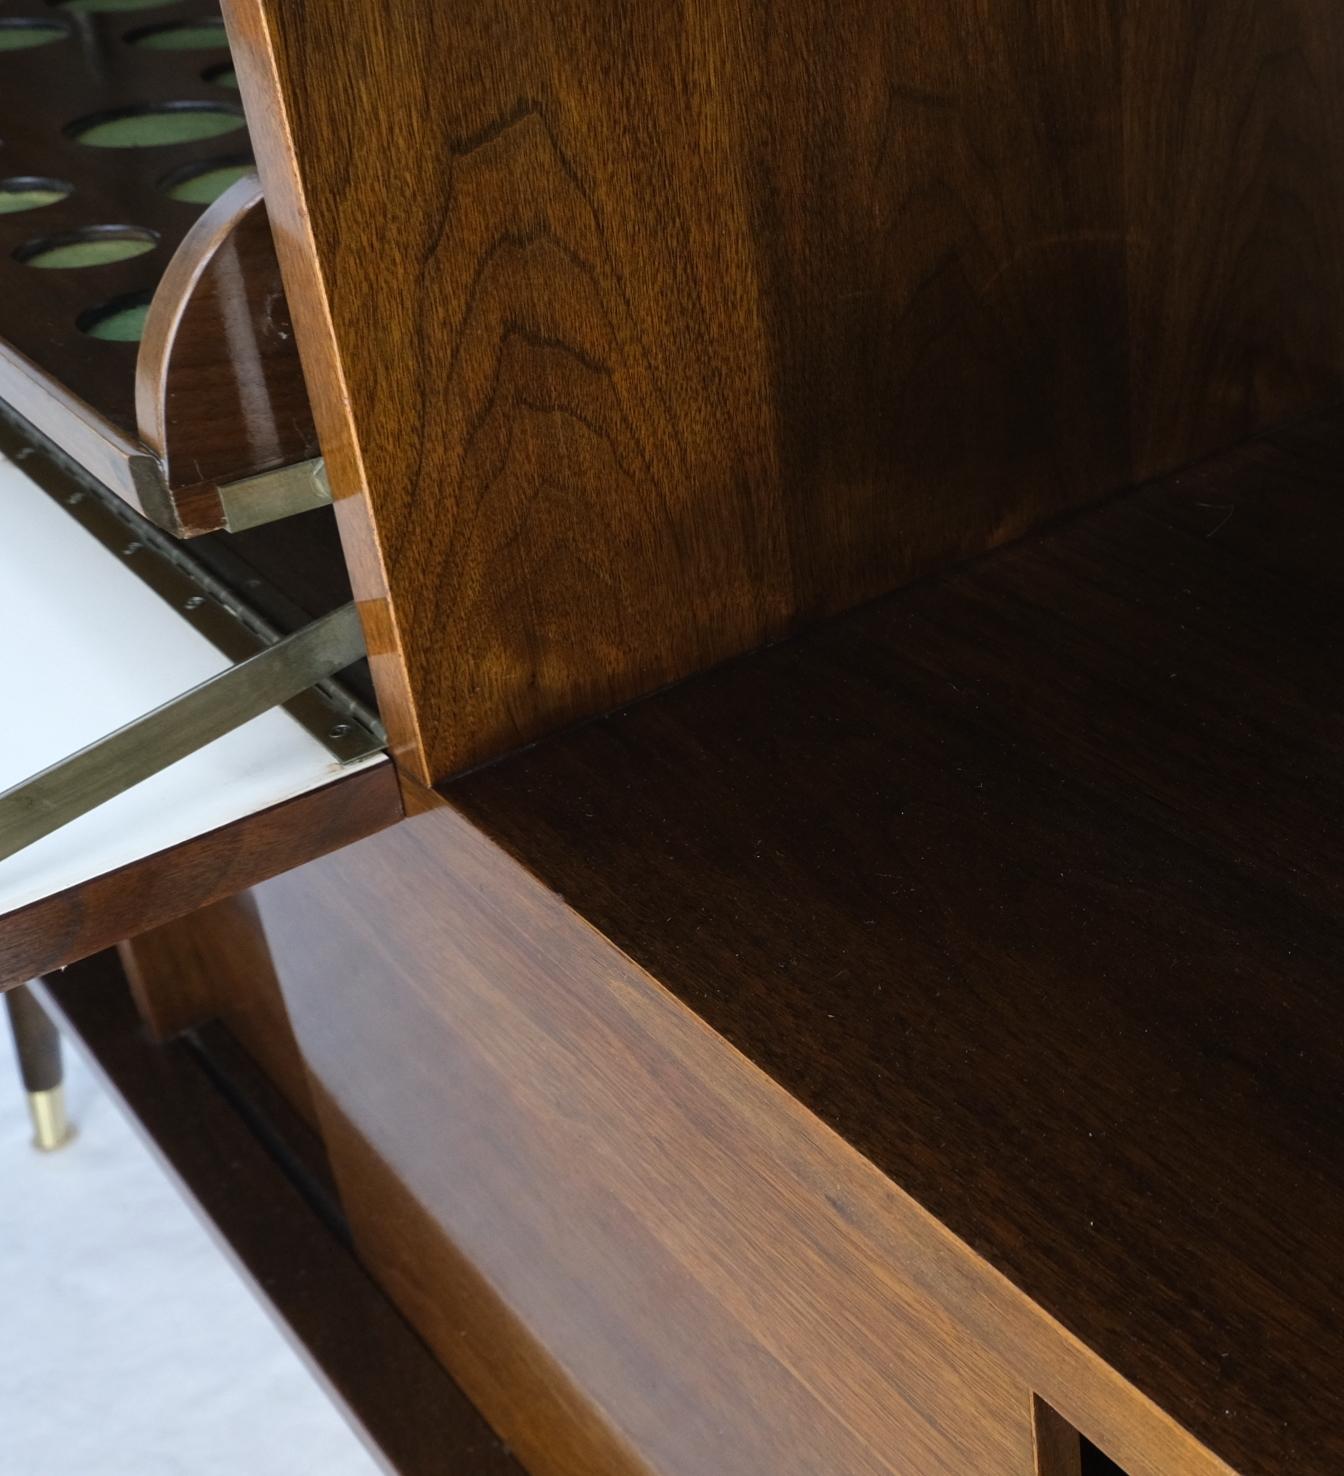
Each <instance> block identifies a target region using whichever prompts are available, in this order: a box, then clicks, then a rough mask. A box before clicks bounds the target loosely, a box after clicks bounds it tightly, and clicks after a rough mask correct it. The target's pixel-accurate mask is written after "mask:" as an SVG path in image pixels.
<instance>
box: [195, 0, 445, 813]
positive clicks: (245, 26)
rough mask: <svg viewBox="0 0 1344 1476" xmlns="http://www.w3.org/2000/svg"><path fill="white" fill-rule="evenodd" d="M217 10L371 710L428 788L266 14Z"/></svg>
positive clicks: (231, 4)
mask: <svg viewBox="0 0 1344 1476" xmlns="http://www.w3.org/2000/svg"><path fill="white" fill-rule="evenodd" d="M221 9H222V12H223V16H224V25H225V29H226V31H227V32H228V37H229V47H230V50H231V53H232V56H233V62H234V70H235V72H236V73H237V77H238V88H239V94H240V96H241V97H242V100H243V106H244V109H245V111H246V113H247V119H248V127H249V132H250V135H251V140H252V150H253V153H254V155H255V157H256V161H257V170H258V172H259V174H260V177H261V183H262V187H263V189H264V192H265V196H266V202H267V210H268V212H269V216H270V223H271V234H272V238H273V240H274V242H275V252H276V256H277V258H278V260H279V263H280V275H281V279H282V280H283V282H284V287H285V295H286V297H287V299H288V301H289V307H290V312H291V315H292V317H293V320H294V332H295V338H296V341H297V343H298V345H299V350H300V358H301V360H302V363H303V372H304V378H305V381H306V383H307V386H308V397H309V403H310V405H311V408H312V413H313V420H314V422H315V424H316V427H317V432H318V438H319V440H320V441H321V444H322V455H323V459H324V461H325V462H326V467H327V480H328V482H329V483H330V485H331V491H332V496H333V498H334V499H335V503H336V521H337V525H338V527H339V529H340V534H341V544H342V547H343V549H344V551H345V561H346V565H347V567H348V569H349V571H350V584H351V588H352V590H353V591H354V595H355V599H356V600H357V601H358V603H359V607H360V616H361V618H362V620H363V622H364V631H365V635H366V638H367V642H368V649H369V666H370V669H371V671H372V672H373V679H374V685H375V687H376V689H377V692H378V704H379V709H380V712H381V715H382V719H383V722H384V724H385V725H386V727H387V731H388V736H389V743H390V748H391V752H392V755H393V757H394V759H395V760H396V763H397V765H398V767H399V768H400V769H402V770H403V771H404V772H406V773H408V774H410V775H412V776H413V777H414V778H416V779H417V780H418V781H419V782H420V783H422V784H425V785H428V784H430V783H432V782H433V779H434V777H435V776H434V775H433V774H432V773H431V771H430V767H429V760H428V757H427V754H426V750H425V742H424V737H423V734H422V733H421V731H420V725H419V717H418V713H417V708H416V704H415V703H414V702H413V701H412V700H411V694H410V690H409V687H408V685H407V677H406V660H405V656H404V651H403V646H404V640H403V634H402V631H401V628H400V626H399V623H398V621H397V618H396V615H395V612H394V611H393V609H392V607H391V603H390V601H389V598H388V579H387V573H386V569H385V567H384V553H383V547H382V544H381V541H380V538H379V533H378V529H377V526H376V524H375V521H374V518H373V515H372V511H371V509H370V506H369V497H368V477H367V473H366V469H365V466H364V462H363V458H362V456H361V454H360V450H359V446H358V445H357V443H356V440H355V437H354V433H353V427H352V425H351V421H350V414H349V409H350V406H349V392H348V390H347V388H346V383H345V374H344V370H343V368H342V366H341V358H340V354H339V352H338V351H337V347H336V331H335V327H334V325H333V323H332V320H331V312H330V307H329V304H328V300H327V291H326V286H325V283H324V281H323V278H322V268H321V265H320V262H319V259H318V253H317V243H316V241H315V240H314V238H313V231H312V222H311V219H310V217H309V214H308V208H307V204H306V201H305V190H306V185H305V182H304V178H303V166H302V161H301V160H300V159H299V158H298V155H297V151H296V150H295V147H294V139H293V135H292V133H291V129H290V120H289V116H288V113H287V110H286V108H285V104H284V100H283V96H282V91H281V87H280V80H279V78H280V67H279V62H278V59H277V56H276V49H275V48H276V41H275V34H274V30H273V21H272V17H271V16H270V15H269V14H268V13H267V9H266V6H265V5H264V4H263V3H262V0H222V4H221Z"/></svg>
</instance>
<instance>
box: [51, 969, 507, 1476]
mask: <svg viewBox="0 0 1344 1476" xmlns="http://www.w3.org/2000/svg"><path fill="white" fill-rule="evenodd" d="M35 989H36V992H37V993H38V995H39V997H40V999H41V1001H42V1003H43V1005H44V1006H45V1007H46V1008H47V1009H48V1010H50V1011H51V1012H52V1013H53V1015H54V1016H55V1017H56V1018H57V1020H58V1021H59V1023H60V1024H61V1025H62V1027H63V1028H64V1029H65V1031H66V1032H68V1033H69V1035H70V1036H71V1037H72V1038H73V1039H74V1041H75V1043H76V1044H77V1045H78V1046H79V1047H80V1048H81V1049H82V1050H83V1052H84V1053H85V1054H86V1055H87V1057H88V1058H89V1061H90V1063H91V1065H92V1066H93V1069H94V1071H95V1073H96V1074H97V1076H98V1077H99V1078H100V1080H101V1081H102V1083H103V1085H104V1086H105V1087H106V1088H107V1090H108V1091H109V1092H110V1094H111V1095H112V1096H113V1098H114V1099H115V1100H116V1101H117V1102H118V1104H119V1105H120V1106H121V1107H122V1109H123V1110H124V1111H125V1112H126V1113H127V1114H128V1116H129V1117H130V1119H131V1121H132V1122H133V1124H134V1125H135V1126H136V1127H137V1129H138V1130H139V1131H140V1133H141V1135H142V1136H143V1137H144V1139H145V1141H146V1142H147V1143H148V1145H149V1147H150V1149H151V1150H152V1151H153V1153H154V1154H155V1156H156V1158H157V1159H158V1160H159V1162H160V1164H161V1165H162V1166H163V1167H164V1168H165V1169H166V1171H167V1172H168V1174H169V1176H170V1177H171V1178H172V1179H173V1180H174V1182H175V1184H176V1185H177V1187H178V1188H179V1190H180V1191H181V1192H182V1194H183V1196H184V1197H185V1198H186V1200H187V1202H188V1203H189V1204H190V1205H191V1206H192V1208H193V1209H194V1210H195V1211H196V1212H197V1213H198V1214H199V1215H200V1217H201V1219H202V1220H203V1221H204V1223H205V1225H206V1227H207V1228H208V1229H209V1230H210V1231H211V1232H212V1234H213V1235H214V1236H215V1238H216V1239H217V1240H218V1242H219V1244H220V1245H221V1247H222V1248H223V1249H224V1250H225V1252H226V1253H227V1254H228V1255H229V1257H230V1259H231V1260H232V1261H233V1263H234V1265H235V1266H236V1268H237V1269H238V1270H239V1272H240V1273H241V1274H242V1276H243V1279H244V1280H245V1281H246V1282H247V1284H248V1286H249V1288H250V1290H251V1291H252V1292H253V1293H254V1295H256V1296H257V1297H258V1299H259V1300H260V1301H261V1302H262V1303H263V1305H265V1306H266V1308H267V1310H268V1311H269V1312H271V1313H272V1315H273V1317H274V1318H275V1320H276V1322H277V1323H278V1325H279V1326H280V1328H281V1330H282V1331H283V1332H285V1334H286V1335H287V1336H288V1338H289V1340H290V1342H291V1343H292V1344H293V1346H294V1347H295V1349H296V1350H297V1351H298V1353H299V1355H300V1356H301V1357H302V1358H303V1360H304V1361H305V1363H306V1364H307V1365H308V1366H309V1368H310V1369H311V1370H312V1372H313V1373H314V1375H315V1376H316V1377H317V1379H318V1381H319V1382H320V1383H321V1384H322V1385H323V1387H324V1388H325V1389H326V1391H327V1392H328V1394H329V1395H330V1396H331V1397H332V1398H333V1400H334V1401H335V1402H336V1403H337V1405H338V1406H339V1407H340V1408H341V1410H342V1412H343V1413H344V1414H345V1416H346V1418H347V1419H348V1420H349V1421H350V1423H351V1424H352V1425H353V1426H354V1428H355V1429H356V1431H357V1432H358V1433H359V1434H360V1435H361V1436H362V1437H363V1439H364V1440H365V1441H366V1443H367V1444H368V1445H369V1447H370V1449H371V1450H372V1451H373V1452H374V1453H375V1454H376V1455H378V1456H380V1457H381V1458H382V1459H383V1460H384V1461H386V1462H387V1463H388V1464H389V1466H390V1468H391V1469H392V1470H394V1471H398V1472H401V1473H403V1476H437V1473H440V1472H443V1471H446V1470H460V1471H464V1472H465V1471H470V1472H472V1473H474V1476H523V1472H522V1467H521V1466H519V1465H518V1463H517V1461H516V1460H514V1459H513V1458H512V1457H511V1456H510V1454H509V1453H508V1452H507V1451H506V1450H505V1448H504V1446H503V1445H502V1443H501V1442H500V1440H499V1439H498V1437H497V1436H495V1435H494V1434H493V1432H492V1431H491V1430H490V1428H489V1427H488V1425H486V1423H485V1421H484V1419H483V1418H482V1416H481V1415H480V1414H479V1413H478V1412H477V1411H476V1410H475V1409H474V1408H473V1407H472V1405H471V1404H470V1403H469V1401H468V1400H467V1398H466V1396H465V1395H464V1394H463V1393H462V1391H461V1390H460V1389H459V1388H458V1387H457V1385H456V1384H454V1383H453V1381H452V1379H451V1378H450V1377H449V1376H448V1375H447V1374H446V1373H445V1372H444V1371H443V1369H442V1368H441V1367H440V1366H439V1364H438V1363H437V1362H436V1361H435V1360H434V1358H433V1356H432V1355H431V1354H430V1353H429V1351H428V1350H427V1349H426V1348H425V1346H424V1344H423V1343H422V1342H421V1341H420V1339H419V1338H418V1337H417V1336H416V1334H415V1333H414V1331H413V1330H412V1329H411V1328H410V1327H409V1326H408V1325H407V1324H406V1322H405V1321H404V1320H403V1319H402V1318H401V1316H400V1314H398V1312H397V1311H396V1309H395V1308H394V1307H393V1306H392V1305H391V1303H390V1302H389V1301H388V1300H387V1298H386V1297H385V1296H384V1295H383V1293H382V1292H381V1291H379V1289H378V1288H377V1287H376V1286H375V1285H374V1283H373V1282H372V1281H371V1280H370V1279H369V1277H368V1275H367V1273H366V1272H365V1271H364V1270H363V1268H362V1267H361V1266H360V1265H359V1264H358V1262H357V1261H356V1260H355V1258H354V1256H353V1255H352V1254H351V1253H350V1252H349V1250H348V1249H347V1248H346V1246H345V1245H344V1244H343V1243H342V1241H341V1239H340V1238H339V1237H338V1235H337V1234H336V1233H334V1232H333V1230H332V1229H331V1228H329V1227H328V1226H327V1225H326V1224H325V1223H324V1222H323V1220H322V1218H320V1216H319V1214H318V1213H317V1212H316V1211H315V1209H314V1208H312V1207H311V1206H310V1204H309V1203H306V1202H305V1200H304V1197H303V1196H302V1194H301V1193H300V1191H299V1189H298V1188H297V1187H296V1185H295V1183H294V1182H293V1181H292V1180H291V1179H290V1177H289V1176H288V1175H287V1173H286V1172H285V1171H284V1169H283V1168H282V1167H281V1163H280V1161H279V1160H278V1158H277V1156H276V1153H275V1151H274V1150H273V1147H268V1146H267V1145H266V1144H265V1143H263V1141H262V1140H261V1139H260V1138H259V1137H258V1136H257V1135H256V1133H255V1132H254V1131H253V1130H252V1128H251V1126H250V1125H249V1123H248V1122H247V1121H246V1119H245V1117H244V1115H242V1114H241V1113H240V1112H239V1110H238V1109H237V1108H236V1107H235V1105H234V1104H233V1103H232V1102H231V1101H230V1100H229V1099H228V1098H227V1097H226V1095H225V1094H224V1092H222V1091H221V1090H220V1088H219V1086H218V1085H217V1083H216V1080H215V1079H214V1076H213V1074H212V1073H211V1072H210V1071H209V1070H207V1069H206V1067H205V1065H204V1064H203V1062H202V1058H201V1053H200V1052H199V1051H197V1050H193V1048H192V1047H190V1046H188V1045H186V1044H185V1043H180V1044H170V1045H167V1046H157V1045H153V1044H151V1043H150V1042H149V1041H147V1040H146V1038H145V1037H144V1035H143V1033H142V1032H141V1030H140V1028H139V1021H138V1019H137V1017H136V1013H135V1009H134V1007H133V1005H132V1003H131V1000H130V997H129V994H128V992H127V990H126V986H125V983H124V981H123V980H122V979H121V978H120V977H119V975H118V971H117V969H116V967H115V964H114V963H113V962H112V961H111V960H110V959H109V958H108V957H102V958H98V959H91V960H89V961H88V962H87V963H85V964H83V965H80V966H78V967H76V968H75V969H72V970H70V971H68V972H67V973H66V974H65V975H63V976H61V977H60V978H53V979H48V980H45V981H43V982H41V983H39V984H38V985H36V986H35ZM230 1076H231V1085H232V1086H233V1087H234V1088H235V1089H236V1088H237V1085H238V1082H239V1080H240V1076H239V1073H238V1071H237V1069H236V1067H235V1069H234V1070H233V1071H232V1072H231V1073H230ZM263 1095H265V1094H263ZM255 1105H256V1104H255V1103H253V1106H255ZM264 1105H265V1108H266V1110H267V1112H268V1113H269V1114H272V1115H271V1116H270V1117H269V1119H268V1125H269V1126H270V1127H271V1129H272V1131H276V1130H277V1128H278V1131H279V1132H280V1134H281V1135H282V1137H287V1136H288V1135H289V1134H292V1133H293V1125H292V1124H289V1123H287V1122H285V1121H284V1120H283V1117H282V1116H280V1117H277V1116H276V1115H274V1114H276V1113H277V1106H276V1104H275V1103H274V1102H271V1101H269V1100H267V1101H265V1103H264ZM282 1111H283V1109H280V1113H281V1114H282ZM299 1136H300V1140H301V1141H300V1143H299V1146H298V1148H297V1149H296V1150H295V1151H296V1153H298V1154H299V1155H303V1154H304V1153H305V1151H306V1147H307V1145H306V1144H305V1143H304V1142H303V1141H302V1138H303V1135H302V1134H300V1135H299ZM286 1156H288V1154H286ZM309 1167H310V1166H309Z"/></svg>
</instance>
